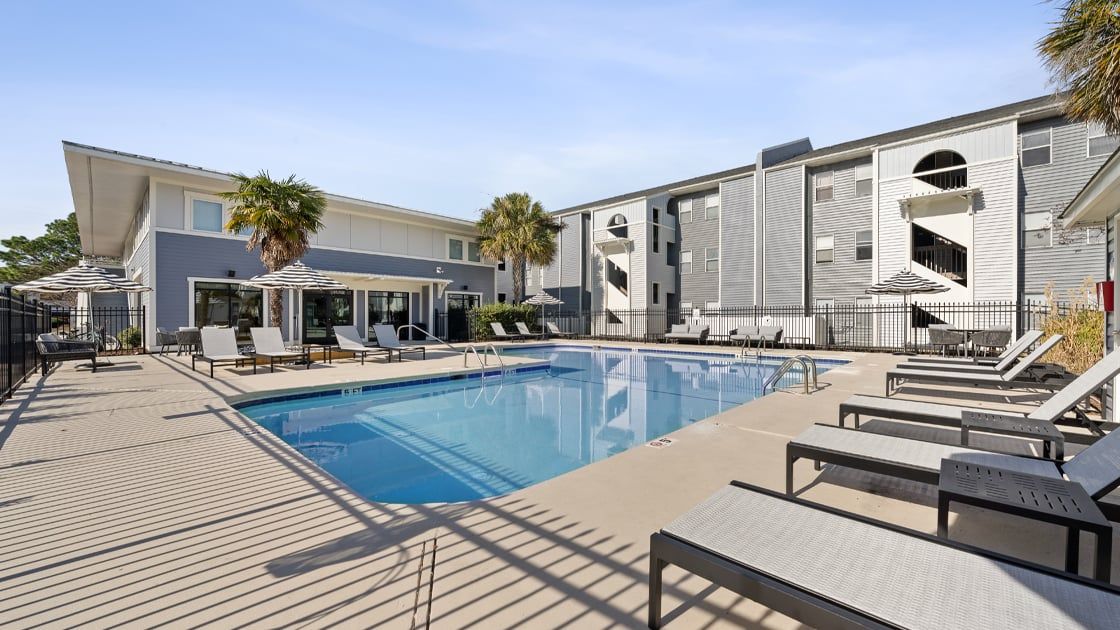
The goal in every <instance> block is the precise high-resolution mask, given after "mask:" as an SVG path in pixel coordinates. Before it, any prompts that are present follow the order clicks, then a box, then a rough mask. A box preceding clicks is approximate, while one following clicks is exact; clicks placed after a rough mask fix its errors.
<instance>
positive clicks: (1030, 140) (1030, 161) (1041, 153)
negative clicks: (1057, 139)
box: [1019, 127, 1050, 167]
mask: <svg viewBox="0 0 1120 630" xmlns="http://www.w3.org/2000/svg"><path fill="white" fill-rule="evenodd" d="M1021 139H1022V143H1023V149H1022V155H1021V156H1020V157H1019V161H1020V162H1021V163H1022V165H1023V166H1024V167H1027V166H1040V165H1042V164H1049V163H1050V128H1049V127H1047V128H1046V129H1043V130H1041V131H1032V132H1030V133H1024V134H1023V135H1022V138H1021Z"/></svg>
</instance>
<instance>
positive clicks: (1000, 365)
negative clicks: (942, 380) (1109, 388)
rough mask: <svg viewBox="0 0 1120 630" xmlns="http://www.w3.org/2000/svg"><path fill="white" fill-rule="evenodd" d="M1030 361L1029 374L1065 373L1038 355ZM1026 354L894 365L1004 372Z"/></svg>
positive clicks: (946, 370) (992, 372) (935, 369)
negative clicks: (996, 359) (992, 360)
mask: <svg viewBox="0 0 1120 630" xmlns="http://www.w3.org/2000/svg"><path fill="white" fill-rule="evenodd" d="M1031 358H1032V361H1031V362H1030V364H1029V365H1028V366H1027V368H1026V369H1027V370H1029V371H1030V375H1031V376H1038V373H1039V372H1045V373H1049V374H1053V375H1058V376H1060V375H1062V374H1065V371H1066V370H1065V368H1064V367H1062V366H1061V365H1058V364H1055V363H1040V362H1039V360H1038V359H1039V358H1040V357H1039V356H1037V355H1036V356H1034V357H1031ZM1026 360H1027V356H1024V355H1021V354H1018V353H1016V354H1010V355H1008V356H1006V357H1004V358H1003V359H1001V360H1000V361H999V362H997V363H995V364H994V365H993V364H990V363H973V362H971V361H969V362H967V363H915V362H910V361H904V362H902V363H899V364H898V365H896V366H895V369H897V370H934V371H937V372H952V373H956V374H1004V373H1006V372H1008V371H1009V370H1011V369H1012V368H1013V367H1015V366H1017V365H1018V364H1019V363H1021V362H1023V361H1026Z"/></svg>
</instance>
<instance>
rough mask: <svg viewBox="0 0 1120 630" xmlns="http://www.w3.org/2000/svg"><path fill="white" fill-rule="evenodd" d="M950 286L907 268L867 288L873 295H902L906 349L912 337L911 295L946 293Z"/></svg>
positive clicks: (903, 343) (903, 339)
mask: <svg viewBox="0 0 1120 630" xmlns="http://www.w3.org/2000/svg"><path fill="white" fill-rule="evenodd" d="M948 290H949V287H947V286H945V285H943V284H939V283H937V282H934V281H932V280H927V279H925V278H923V277H921V276H919V275H917V274H916V273H913V272H911V271H909V270H907V269H903V270H902V271H900V272H898V273H896V274H894V275H893V276H891V277H890V278H887V279H886V280H884V281H883V282H880V283H878V284H875V285H872V286H870V287H868V288H867V293H870V294H872V295H901V296H903V300H904V302H905V304H906V309H905V312H904V315H905V317H906V318H907V321H906V327H905V328H903V329H902V348H903V350H905V349H906V346H907V343H908V342H909V338H910V324H911V321H910V296H911V295H913V294H915V293H944V292H945V291H948Z"/></svg>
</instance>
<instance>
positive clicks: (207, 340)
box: [191, 328, 257, 378]
mask: <svg viewBox="0 0 1120 630" xmlns="http://www.w3.org/2000/svg"><path fill="white" fill-rule="evenodd" d="M200 337H201V339H202V353H201V354H192V355H191V371H192V372H193V371H194V369H195V362H196V361H205V362H206V363H209V364H210V378H214V366H215V365H231V364H232V365H233V366H235V367H241V366H242V365H243V364H244V363H246V362H249V361H252V363H253V372H254V373H256V371H257V360H256V359H255V358H253V357H247V356H244V355H242V354H239V353H238V352H237V333H235V332H234V330H233V329H232V328H203V329H202V330H201V331H200Z"/></svg>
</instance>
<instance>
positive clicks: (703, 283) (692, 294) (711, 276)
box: [662, 188, 723, 308]
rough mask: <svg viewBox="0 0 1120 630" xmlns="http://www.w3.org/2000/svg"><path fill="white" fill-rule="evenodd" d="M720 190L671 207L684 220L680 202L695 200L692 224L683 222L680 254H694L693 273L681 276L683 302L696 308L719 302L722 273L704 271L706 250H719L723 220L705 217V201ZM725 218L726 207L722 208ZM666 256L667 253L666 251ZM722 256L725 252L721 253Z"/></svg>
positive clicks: (678, 199) (696, 194) (680, 227)
mask: <svg viewBox="0 0 1120 630" xmlns="http://www.w3.org/2000/svg"><path fill="white" fill-rule="evenodd" d="M718 192H719V189H718V188H713V189H711V190H705V191H703V192H698V193H689V194H687V195H681V196H680V197H677V198H675V199H673V200H672V201H671V202H670V203H669V206H670V208H672V210H673V214H674V215H676V217H677V219H678V221H679V220H680V202H681V201H683V200H685V199H691V200H692V221H691V222H690V223H680V225H679V227H678V229H679V230H680V232H679V241H678V242H679V243H680V251H681V252H686V251H690V250H691V251H692V273H690V274H688V273H685V274H680V277H681V280H680V284H679V286H680V296H679V298H678V299H679V300H680V301H681V302H691V303H692V305H693V307H696V308H701V307H703V306H704V304H705V303H706V302H716V301H718V300H719V277H720V273H719V272H718V271H711V272H709V271H705V270H704V250H705V248H708V247H719V230H720V221H719V219H718V218H713V219H705V218H704V199H705V198H706V197H707V196H708V195H711V194H717V193H718ZM720 213H721V215H722V213H723V208H720ZM662 255H664V252H662ZM721 256H722V252H721Z"/></svg>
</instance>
